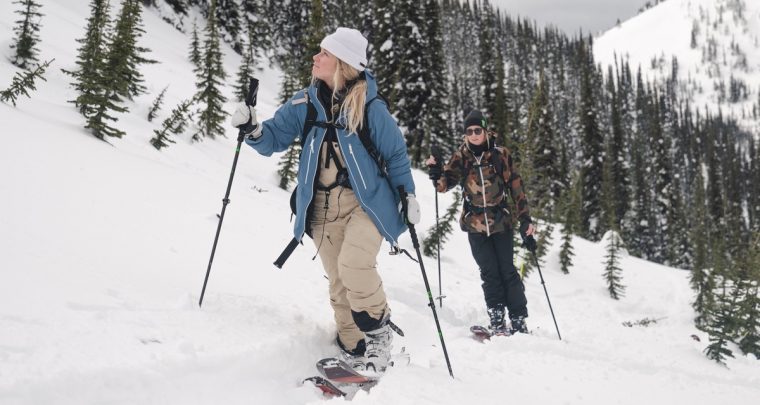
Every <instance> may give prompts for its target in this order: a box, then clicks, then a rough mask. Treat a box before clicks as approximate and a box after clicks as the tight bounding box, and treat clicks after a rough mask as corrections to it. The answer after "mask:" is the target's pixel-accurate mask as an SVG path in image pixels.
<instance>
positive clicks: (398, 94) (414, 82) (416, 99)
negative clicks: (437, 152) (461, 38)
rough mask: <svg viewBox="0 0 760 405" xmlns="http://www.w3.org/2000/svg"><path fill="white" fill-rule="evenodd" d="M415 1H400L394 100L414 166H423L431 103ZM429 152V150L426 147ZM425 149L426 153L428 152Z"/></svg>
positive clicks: (420, 28) (420, 23) (423, 46)
mask: <svg viewBox="0 0 760 405" xmlns="http://www.w3.org/2000/svg"><path fill="white" fill-rule="evenodd" d="M416 3H417V2H416V1H413V0H401V1H399V2H398V6H399V8H398V11H399V13H400V15H399V16H398V17H399V18H400V21H404V22H405V23H404V24H403V25H400V26H398V27H397V28H396V29H397V30H399V33H400V34H401V35H399V38H398V49H397V53H396V55H395V56H396V58H395V62H396V64H397V65H398V68H397V69H398V70H397V71H396V73H397V77H398V81H397V82H395V83H393V94H394V95H395V100H393V103H394V107H395V110H396V112H397V114H398V120H399V126H400V127H401V128H402V131H403V132H404V137H405V138H406V145H407V149H408V153H409V155H410V158H411V161H412V165H414V166H419V165H421V164H422V161H423V157H425V158H426V157H427V155H425V156H423V139H424V136H425V134H424V131H425V128H424V126H423V123H424V119H425V114H426V111H425V106H426V104H427V102H428V98H429V93H428V89H427V88H426V85H427V83H425V73H424V70H425V67H424V62H425V59H424V55H425V39H424V38H423V37H422V34H423V33H424V30H423V20H422V13H421V10H420V9H419V8H418V7H417V4H416ZM424 149H427V150H429V147H428V148H424ZM427 150H425V152H427Z"/></svg>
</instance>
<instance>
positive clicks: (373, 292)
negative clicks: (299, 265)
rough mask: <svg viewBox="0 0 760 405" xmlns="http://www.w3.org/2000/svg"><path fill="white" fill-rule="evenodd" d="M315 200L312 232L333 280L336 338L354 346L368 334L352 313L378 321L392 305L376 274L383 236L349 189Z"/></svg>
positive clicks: (320, 193)
mask: <svg viewBox="0 0 760 405" xmlns="http://www.w3.org/2000/svg"><path fill="white" fill-rule="evenodd" d="M326 201H327V209H325V202H326ZM313 204H314V205H313V207H314V211H313V213H312V217H311V218H312V220H311V225H312V236H313V240H314V244H315V245H316V246H317V249H319V257H320V259H322V265H323V266H324V269H325V273H327V277H328V279H329V280H330V304H331V305H332V308H333V311H334V312H335V323H336V324H337V327H338V336H339V337H340V341H341V342H342V343H343V345H344V346H345V347H346V348H347V349H349V350H352V349H354V348H355V347H356V344H357V342H359V341H360V340H361V339H363V338H364V333H362V331H360V330H359V328H358V327H357V326H356V323H354V319H353V316H352V315H351V311H352V310H353V311H355V312H362V311H367V313H368V314H369V315H370V316H371V317H372V318H375V319H380V318H381V317H382V316H383V313H384V312H385V311H386V310H387V307H388V304H387V302H386V299H385V291H384V290H383V282H382V280H381V279H380V275H379V274H378V272H377V254H378V253H379V252H380V247H381V245H382V242H383V237H382V235H380V232H378V231H377V228H376V227H375V224H374V223H373V222H372V220H371V219H370V218H369V217H368V216H367V213H365V212H364V209H362V207H361V206H360V205H359V202H358V200H357V199H356V196H355V195H354V192H353V190H351V189H349V188H342V187H336V188H334V189H332V190H331V191H330V192H329V196H328V193H327V192H325V191H316V192H315V196H314V202H313Z"/></svg>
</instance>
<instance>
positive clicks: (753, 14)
mask: <svg viewBox="0 0 760 405" xmlns="http://www.w3.org/2000/svg"><path fill="white" fill-rule="evenodd" d="M594 56H595V58H596V60H597V62H599V63H602V64H604V65H607V64H614V63H615V57H617V58H618V59H620V58H621V57H622V58H628V60H629V61H630V64H631V69H633V71H634V73H635V71H636V69H637V68H638V67H639V66H641V68H642V72H643V73H644V74H645V77H647V78H648V79H649V80H664V79H665V78H667V77H669V76H671V75H672V73H673V71H674V67H673V63H672V61H673V58H674V57H675V58H677V60H678V63H677V67H676V71H677V73H676V74H677V77H678V79H679V82H680V86H679V87H680V89H681V92H682V93H681V94H682V96H683V98H690V99H691V100H692V104H693V106H694V107H697V108H699V109H704V108H705V107H707V108H708V109H710V110H711V111H712V112H713V113H715V112H717V111H718V109H721V110H722V111H723V113H724V114H729V113H730V114H731V115H733V116H734V117H736V118H738V119H740V121H741V122H742V123H743V124H744V126H745V127H747V128H750V129H755V130H760V124H759V123H758V121H759V120H757V119H752V108H753V106H756V105H757V104H758V103H760V98H759V96H760V94H759V91H760V2H759V1H756V0H667V1H664V2H662V3H660V4H658V5H656V6H654V7H652V8H651V9H648V10H646V11H644V12H643V13H641V14H639V15H638V16H636V17H634V18H631V19H630V20H628V21H625V22H623V23H621V24H620V25H619V26H617V27H615V28H612V29H610V30H609V31H607V32H605V33H604V34H602V35H601V36H600V37H598V38H596V39H595V42H594ZM605 71H606V69H605ZM732 80H734V85H735V89H736V90H737V91H736V93H738V98H736V97H735V96H734V97H735V99H734V100H732V94H731V93H732V83H731V82H732Z"/></svg>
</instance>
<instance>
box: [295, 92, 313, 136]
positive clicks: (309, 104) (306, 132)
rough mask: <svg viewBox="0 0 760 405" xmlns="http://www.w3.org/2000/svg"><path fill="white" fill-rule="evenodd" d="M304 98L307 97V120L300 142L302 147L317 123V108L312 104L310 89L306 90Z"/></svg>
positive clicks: (304, 123)
mask: <svg viewBox="0 0 760 405" xmlns="http://www.w3.org/2000/svg"><path fill="white" fill-rule="evenodd" d="M304 96H305V97H306V119H305V120H304V122H303V131H302V132H301V138H300V140H299V142H300V143H301V145H303V144H304V142H305V141H306V137H307V136H308V135H309V132H310V131H311V129H312V128H313V127H314V124H316V122H317V107H314V103H312V102H311V98H310V97H309V92H308V88H307V89H305V90H304Z"/></svg>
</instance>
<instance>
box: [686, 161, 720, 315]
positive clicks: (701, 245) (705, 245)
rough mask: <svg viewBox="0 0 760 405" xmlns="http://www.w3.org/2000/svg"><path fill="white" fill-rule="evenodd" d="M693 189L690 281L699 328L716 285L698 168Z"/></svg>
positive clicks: (703, 192) (703, 191)
mask: <svg viewBox="0 0 760 405" xmlns="http://www.w3.org/2000/svg"><path fill="white" fill-rule="evenodd" d="M691 189H692V190H693V193H694V204H693V207H694V208H693V212H692V227H691V229H690V235H689V236H690V239H691V243H692V246H693V249H694V262H693V265H692V268H691V275H690V279H689V282H690V284H691V288H692V289H693V290H694V292H695V297H694V302H693V303H692V307H693V308H694V312H696V313H697V317H696V318H695V319H694V323H695V325H696V326H697V328H701V327H703V326H704V325H705V322H706V310H707V307H708V306H709V304H710V302H711V300H712V289H713V287H714V286H713V285H712V284H711V282H712V278H711V277H710V274H709V272H710V262H711V257H710V255H709V248H710V241H709V239H708V232H707V228H708V224H709V221H708V218H707V209H706V206H705V187H704V178H703V177H702V170H697V177H695V178H694V181H693V184H692V185H691Z"/></svg>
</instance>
